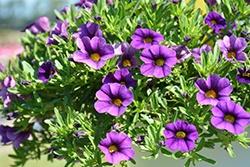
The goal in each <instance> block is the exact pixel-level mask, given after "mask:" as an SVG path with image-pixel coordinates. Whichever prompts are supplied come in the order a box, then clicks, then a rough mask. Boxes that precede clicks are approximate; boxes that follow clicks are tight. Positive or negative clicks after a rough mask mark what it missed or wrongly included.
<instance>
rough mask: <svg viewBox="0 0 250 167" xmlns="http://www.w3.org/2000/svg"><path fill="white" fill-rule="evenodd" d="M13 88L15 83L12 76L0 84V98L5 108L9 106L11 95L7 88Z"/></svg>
mask: <svg viewBox="0 0 250 167" xmlns="http://www.w3.org/2000/svg"><path fill="white" fill-rule="evenodd" d="M15 86H16V81H15V79H14V78H13V77H12V76H8V77H6V78H5V79H4V80H3V81H2V82H0V98H1V99H2V101H3V105H4V107H5V108H6V107H8V106H9V104H10V102H11V99H12V94H11V93H9V92H8V88H13V87H15Z"/></svg>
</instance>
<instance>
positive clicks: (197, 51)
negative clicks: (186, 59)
mask: <svg viewBox="0 0 250 167" xmlns="http://www.w3.org/2000/svg"><path fill="white" fill-rule="evenodd" d="M210 51H212V48H211V46H209V45H207V44H204V45H202V46H201V47H200V48H194V49H193V50H192V55H193V57H194V58H195V60H196V61H197V62H200V60H201V54H202V53H208V52H210Z"/></svg>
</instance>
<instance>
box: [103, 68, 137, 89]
mask: <svg viewBox="0 0 250 167" xmlns="http://www.w3.org/2000/svg"><path fill="white" fill-rule="evenodd" d="M103 83H104V84H107V83H120V84H122V85H125V86H127V87H128V88H129V87H135V85H136V81H135V80H134V79H133V78H132V74H131V73H130V72H129V71H128V69H126V68H124V69H120V70H116V71H115V73H114V74H113V73H109V74H108V75H107V76H106V77H104V78H103Z"/></svg>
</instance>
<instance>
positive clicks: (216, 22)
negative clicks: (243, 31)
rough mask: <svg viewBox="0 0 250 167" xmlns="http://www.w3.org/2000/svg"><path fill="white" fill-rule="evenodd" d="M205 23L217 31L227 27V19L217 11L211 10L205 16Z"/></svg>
mask: <svg viewBox="0 0 250 167" xmlns="http://www.w3.org/2000/svg"><path fill="white" fill-rule="evenodd" d="M205 24H207V25H208V26H209V27H210V28H211V29H213V31H214V32H215V33H217V34H218V33H219V32H220V31H221V30H223V29H225V28H226V27H227V24H226V20H225V19H224V18H223V17H222V16H221V15H220V14H219V13H217V12H214V11H211V12H209V13H208V15H207V16H206V17H205Z"/></svg>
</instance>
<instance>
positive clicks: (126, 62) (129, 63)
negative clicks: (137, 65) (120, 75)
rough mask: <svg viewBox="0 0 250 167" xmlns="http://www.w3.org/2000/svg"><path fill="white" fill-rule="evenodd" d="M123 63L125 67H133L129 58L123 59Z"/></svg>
mask: <svg viewBox="0 0 250 167" xmlns="http://www.w3.org/2000/svg"><path fill="white" fill-rule="evenodd" d="M122 65H123V67H131V66H132V64H131V61H130V60H128V59H125V60H123V61H122Z"/></svg>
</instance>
